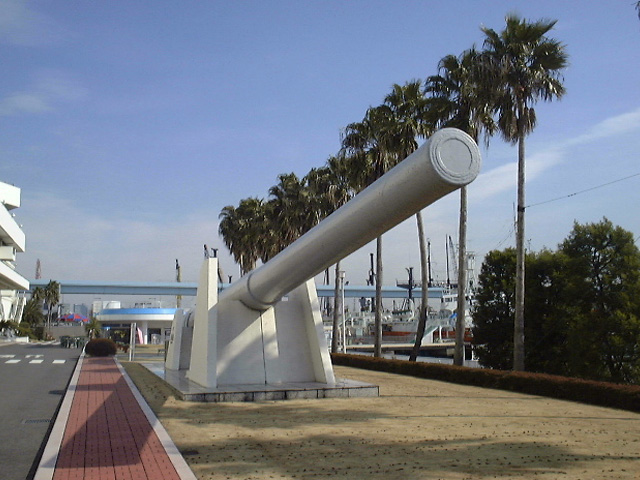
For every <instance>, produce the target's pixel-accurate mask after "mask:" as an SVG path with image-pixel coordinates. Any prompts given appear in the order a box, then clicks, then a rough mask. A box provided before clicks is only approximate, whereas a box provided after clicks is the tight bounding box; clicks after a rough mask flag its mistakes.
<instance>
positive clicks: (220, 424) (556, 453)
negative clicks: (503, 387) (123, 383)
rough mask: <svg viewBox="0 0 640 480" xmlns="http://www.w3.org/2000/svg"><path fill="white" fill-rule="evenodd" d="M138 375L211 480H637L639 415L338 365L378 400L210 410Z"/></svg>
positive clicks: (135, 371)
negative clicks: (376, 392) (376, 389)
mask: <svg viewBox="0 0 640 480" xmlns="http://www.w3.org/2000/svg"><path fill="white" fill-rule="evenodd" d="M123 365H125V368H126V370H127V372H128V373H129V375H130V376H131V377H132V379H133V380H134V382H135V383H136V385H137V386H138V388H139V389H140V390H141V392H142V394H143V395H144V397H145V398H146V399H147V402H148V403H149V405H150V406H151V408H152V409H153V410H154V411H155V412H156V414H157V415H158V417H159V419H160V421H161V422H162V424H163V425H164V426H165V428H166V429H167V431H168V432H169V435H170V436H171V438H172V439H173V441H174V442H175V443H176V445H177V447H178V449H179V450H180V451H181V452H182V454H183V456H184V458H185V459H186V461H187V462H188V463H189V465H190V466H191V468H192V470H193V471H194V473H195V474H196V476H197V477H198V478H199V479H201V480H204V479H215V480H219V479H220V480H222V479H324V478H329V477H331V478H336V479H338V478H349V479H367V480H369V479H371V480H378V479H379V480H383V479H384V480H389V479H402V480H413V479H447V480H454V479H455V480H461V479H487V478H503V479H528V478H536V479H576V480H578V479H580V480H588V479H598V480H600V479H615V480H621V479H629V480H631V479H634V480H637V479H639V478H640V414H635V413H631V412H626V411H623V410H614V409H607V408H601V407H594V406H589V405H583V404H579V403H572V402H566V401H560V400H552V399H549V398H543V397H537V396H532V395H522V394H516V393H510V392H504V391H500V390H490V389H482V388H477V387H467V386H463V385H455V384H450V383H444V382H437V381H432V380H422V379H417V378H412V377H405V376H401V375H394V374H388V373H380V372H371V371H366V370H358V369H353V368H346V367H336V368H335V372H336V375H337V376H338V377H340V378H351V379H354V380H360V381H364V382H369V383H374V384H377V385H379V386H380V397H378V398H353V399H348V398H347V399H321V400H290V401H277V402H273V401H271V402H260V403H223V404H203V403H192V402H183V401H180V400H176V397H175V392H174V391H173V390H172V388H171V387H169V386H168V385H167V384H165V383H164V382H163V381H162V380H160V379H159V378H158V377H156V376H155V375H153V374H152V373H150V372H149V371H148V370H146V369H145V368H144V367H143V366H141V365H139V364H137V363H123Z"/></svg>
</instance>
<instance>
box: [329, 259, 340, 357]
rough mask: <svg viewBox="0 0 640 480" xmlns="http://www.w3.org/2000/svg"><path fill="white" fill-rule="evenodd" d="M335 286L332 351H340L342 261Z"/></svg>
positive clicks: (338, 266) (337, 264)
mask: <svg viewBox="0 0 640 480" xmlns="http://www.w3.org/2000/svg"><path fill="white" fill-rule="evenodd" d="M335 282H336V283H335V287H334V289H333V331H332V333H331V353H338V324H339V319H340V314H341V313H342V295H341V294H340V293H341V292H340V261H338V262H337V263H336V278H335Z"/></svg>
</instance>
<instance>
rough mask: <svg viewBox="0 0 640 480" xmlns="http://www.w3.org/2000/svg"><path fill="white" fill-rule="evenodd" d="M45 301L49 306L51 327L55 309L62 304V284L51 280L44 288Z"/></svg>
mask: <svg viewBox="0 0 640 480" xmlns="http://www.w3.org/2000/svg"><path fill="white" fill-rule="evenodd" d="M43 300H44V302H45V304H46V305H47V324H48V326H49V327H51V320H52V316H53V309H54V307H55V306H56V305H58V303H59V302H60V284H59V283H58V282H56V281H55V280H50V281H49V283H47V286H46V287H44V296H43Z"/></svg>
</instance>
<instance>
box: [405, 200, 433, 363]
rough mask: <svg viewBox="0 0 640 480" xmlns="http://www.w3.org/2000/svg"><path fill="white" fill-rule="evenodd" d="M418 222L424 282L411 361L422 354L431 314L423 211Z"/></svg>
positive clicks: (421, 273)
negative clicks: (423, 338)
mask: <svg viewBox="0 0 640 480" xmlns="http://www.w3.org/2000/svg"><path fill="white" fill-rule="evenodd" d="M416 223H417V224H418V243H419V244H420V281H421V283H422V289H421V290H422V298H421V303H420V316H419V318H418V328H417V329H416V340H415V344H414V345H413V350H412V351H411V355H409V361H411V362H415V361H416V359H417V358H418V355H419V354H420V347H421V346H422V337H424V330H425V328H426V326H427V318H428V315H429V272H428V268H429V267H428V265H427V246H426V241H425V240H426V239H425V236H424V224H423V223H422V212H418V213H416Z"/></svg>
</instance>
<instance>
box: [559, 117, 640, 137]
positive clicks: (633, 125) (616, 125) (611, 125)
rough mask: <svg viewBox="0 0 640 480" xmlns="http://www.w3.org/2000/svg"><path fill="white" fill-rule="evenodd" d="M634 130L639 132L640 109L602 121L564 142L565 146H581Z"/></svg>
mask: <svg viewBox="0 0 640 480" xmlns="http://www.w3.org/2000/svg"><path fill="white" fill-rule="evenodd" d="M635 130H640V108H638V109H636V110H633V111H631V112H627V113H623V114H621V115H616V116H615V117H611V118H607V119H605V120H603V121H602V122H600V123H598V124H597V125H595V126H594V127H592V128H590V129H589V130H587V132H586V133H584V134H582V135H579V136H577V137H575V138H572V139H570V140H568V141H567V142H565V146H573V145H582V144H584V143H589V142H593V141H596V140H602V139H604V138H610V137H614V136H618V135H623V134H625V133H628V132H633V131H635Z"/></svg>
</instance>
